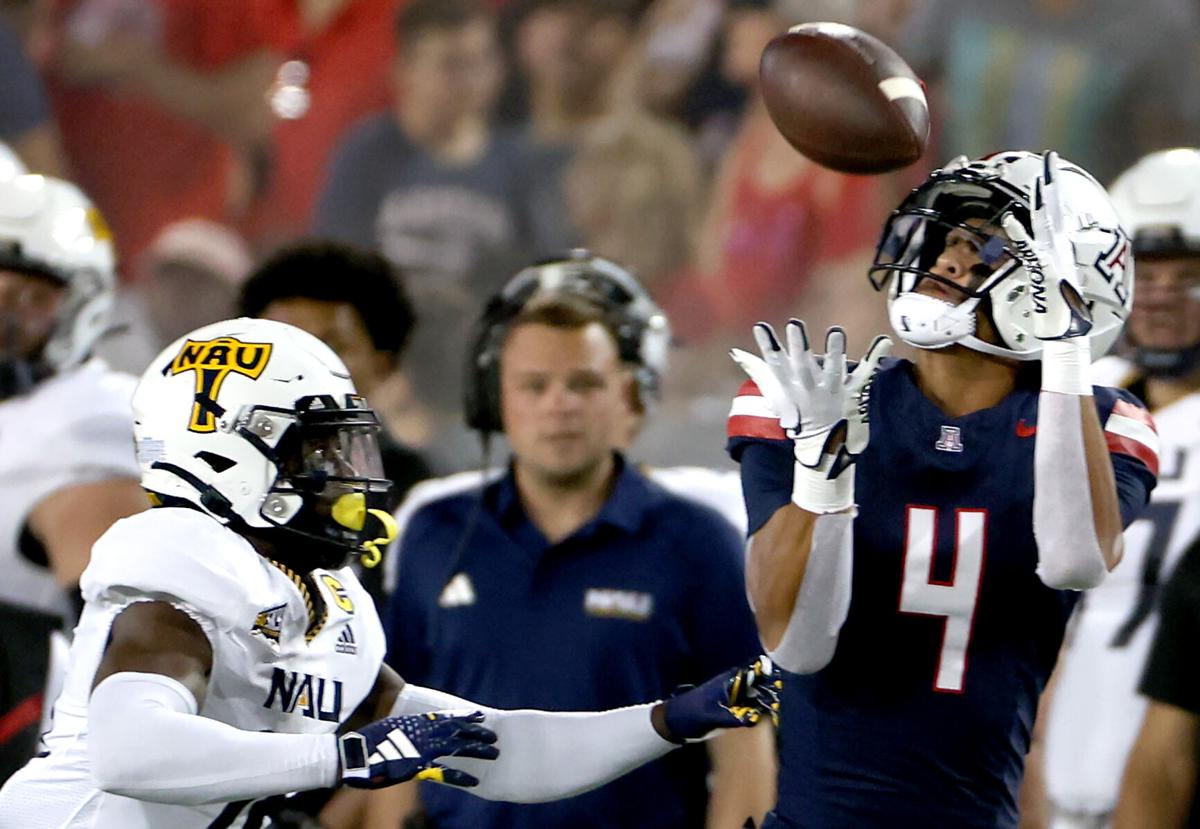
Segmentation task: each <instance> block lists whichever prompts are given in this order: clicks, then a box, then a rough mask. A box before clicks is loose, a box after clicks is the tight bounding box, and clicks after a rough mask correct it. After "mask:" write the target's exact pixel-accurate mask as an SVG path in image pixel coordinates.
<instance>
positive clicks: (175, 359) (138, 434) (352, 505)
mask: <svg viewBox="0 0 1200 829" xmlns="http://www.w3.org/2000/svg"><path fill="white" fill-rule="evenodd" d="M133 412H134V427H133V429H134V439H135V443H136V447H137V457H138V464H139V465H140V467H141V471H142V486H143V487H144V488H145V489H147V490H149V491H150V492H151V493H154V494H155V495H156V496H157V497H158V498H159V499H160V500H161V501H162V503H164V504H168V505H169V504H172V503H178V502H181V501H182V502H186V503H187V504H190V505H193V506H195V507H198V508H199V509H201V510H203V511H204V512H206V513H208V514H209V515H212V516H213V517H215V518H217V519H218V520H220V521H222V522H223V523H226V524H228V525H230V526H231V527H232V528H233V529H234V530H235V531H237V532H240V533H242V534H245V535H251V536H254V535H258V536H261V537H264V538H268V539H271V540H272V542H273V547H274V549H275V550H277V551H279V553H280V555H282V556H284V557H285V563H288V564H289V565H290V566H292V567H293V568H294V569H298V570H302V571H307V570H310V569H312V568H314V567H325V568H336V567H341V566H343V565H344V564H345V563H346V561H347V557H348V556H349V555H351V554H352V553H355V552H360V553H361V552H364V551H365V552H366V553H368V554H371V555H373V556H376V557H377V555H378V553H377V548H378V545H380V544H382V543H384V542H386V541H387V540H390V538H391V536H392V535H394V533H395V524H394V522H392V520H391V516H390V515H389V514H388V513H387V512H385V511H384V505H385V499H386V495H387V491H388V489H389V488H390V486H391V483H390V482H389V481H388V480H387V479H386V478H385V477H384V474H383V463H382V461H381V459H380V455H379V444H378V433H379V422H378V419H377V418H376V416H375V412H374V411H372V410H371V408H370V407H368V406H367V404H366V402H365V401H364V400H363V399H362V398H361V397H359V396H358V395H357V393H356V392H355V389H354V384H353V383H352V382H351V381H350V374H349V372H348V371H347V370H346V367H345V365H344V364H343V363H342V361H341V360H340V359H339V358H338V356H337V355H336V354H335V353H334V352H333V350H332V349H330V348H329V347H328V346H327V345H325V344H324V343H323V342H321V341H320V340H318V339H317V338H316V337H313V336H312V335H310V334H308V333H306V332H304V331H301V330H300V329H298V328H294V327H293V326H290V325H286V324H284V323H280V322H272V321H268V320H257V319H247V318H244V317H243V318H240V319H235V320H227V321H224V322H218V323H213V324H212V325H207V326H204V327H203V328H199V329H197V330H196V331H193V332H192V333H190V334H187V335H184V336H183V337H181V338H180V339H178V340H176V341H175V342H174V343H172V344H171V345H169V346H168V347H167V348H166V350H165V351H163V352H162V353H161V354H160V355H159V356H158V357H156V358H155V360H154V362H152V363H151V364H150V367H149V368H148V369H147V370H146V372H145V373H144V374H143V375H142V378H141V381H140V382H139V383H138V387H137V389H136V391H135V392H134V396H133ZM368 563H370V562H368Z"/></svg>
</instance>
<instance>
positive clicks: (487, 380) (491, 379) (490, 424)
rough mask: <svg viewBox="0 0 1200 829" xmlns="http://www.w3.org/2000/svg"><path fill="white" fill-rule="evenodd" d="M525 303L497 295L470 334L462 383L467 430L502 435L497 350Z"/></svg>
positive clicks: (498, 353) (490, 301) (486, 307)
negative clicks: (508, 326) (509, 324)
mask: <svg viewBox="0 0 1200 829" xmlns="http://www.w3.org/2000/svg"><path fill="white" fill-rule="evenodd" d="M524 304H525V301H524V298H523V297H522V298H521V299H520V301H514V298H512V297H509V296H507V295H505V294H504V293H503V292H501V293H499V294H496V295H495V296H493V297H492V298H491V299H490V300H488V304H487V305H486V306H485V307H484V309H483V314H481V315H480V317H479V320H478V321H477V322H476V323H475V328H474V330H473V332H472V334H471V348H470V349H469V350H468V351H467V365H466V371H465V374H466V377H465V378H464V382H463V417H464V419H465V420H466V423H467V427H468V428H470V429H474V430H475V431H477V432H481V433H483V434H490V433H492V432H503V431H504V426H503V424H502V423H501V421H500V346H501V344H502V342H503V340H504V329H505V327H506V326H507V325H508V323H509V321H510V320H512V318H513V317H514V316H516V315H517V313H518V312H519V311H520V310H521V308H522V306H524Z"/></svg>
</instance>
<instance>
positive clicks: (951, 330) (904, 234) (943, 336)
mask: <svg viewBox="0 0 1200 829" xmlns="http://www.w3.org/2000/svg"><path fill="white" fill-rule="evenodd" d="M1043 163H1044V162H1043V159H1042V156H1041V155H1035V154H1034V153H1028V152H1005V153H996V154H994V155H990V156H986V157H984V158H981V159H976V160H968V159H966V158H965V157H960V158H958V159H955V160H954V161H952V162H951V163H950V164H948V165H947V166H946V168H945V169H942V170H937V171H935V172H934V173H933V174H932V175H930V176H929V178H928V179H927V180H926V181H925V183H924V184H922V185H921V186H920V187H918V188H917V189H916V190H914V191H913V192H912V193H911V194H910V195H909V196H908V197H907V198H906V199H905V200H904V201H903V202H902V203H901V205H900V207H899V208H897V209H896V210H895V211H894V212H893V214H892V216H891V217H890V218H889V220H888V222H887V224H886V225H885V227H884V232H883V236H882V237H881V241H880V243H879V246H878V248H877V249H876V255H875V262H874V264H873V266H872V267H871V270H870V278H871V282H872V284H873V285H874V286H875V288H876V289H877V290H882V289H883V288H884V287H885V286H889V285H890V291H889V296H888V310H889V315H890V316H891V318H892V324H893V326H894V327H895V328H896V333H897V334H898V335H899V336H900V338H901V339H903V340H904V341H905V342H907V343H909V344H911V345H915V346H917V347H919V348H944V347H946V346H949V345H952V344H958V345H962V346H965V347H966V348H969V349H972V350H974V351H978V352H981V353H984V354H988V355H990V356H995V357H1001V358H1005V359H1010V360H1039V359H1041V353H1042V343H1041V341H1040V340H1038V339H1037V338H1036V337H1035V336H1034V335H1033V330H1032V321H1033V314H1032V301H1031V292H1030V286H1029V277H1028V275H1027V274H1026V273H1025V269H1024V267H1022V265H1021V263H1020V259H1019V258H1018V257H1017V256H1016V255H1015V253H1014V251H1012V250H1010V249H1009V240H1008V238H1007V235H1006V234H1005V233H1004V232H1003V231H1002V230H1000V228H1001V227H1003V221H1004V217H1005V216H1006V214H1011V215H1012V217H1013V218H1014V219H1015V220H1016V221H1018V222H1020V224H1021V225H1022V226H1023V227H1024V228H1025V229H1026V230H1027V231H1029V232H1032V231H1031V220H1030V208H1029V203H1030V193H1031V192H1032V185H1033V182H1034V181H1035V179H1036V177H1037V176H1038V175H1039V174H1040V172H1041V170H1042V167H1043ZM1057 166H1058V170H1059V172H1060V173H1061V177H1060V178H1059V179H1058V181H1059V183H1060V187H1061V198H1062V202H1063V206H1064V211H1065V214H1064V216H1063V221H1064V227H1065V228H1066V233H1067V236H1068V239H1069V241H1070V244H1071V246H1072V250H1073V252H1074V254H1075V266H1076V274H1075V276H1076V278H1077V279H1078V284H1079V285H1080V286H1081V288H1082V292H1083V300H1084V302H1085V303H1086V304H1087V308H1088V310H1089V311H1090V313H1091V316H1092V322H1093V327H1092V330H1091V333H1090V335H1089V339H1090V341H1091V344H1092V354H1093V356H1094V357H1097V358H1098V357H1100V356H1102V355H1103V354H1104V353H1106V352H1107V351H1108V349H1109V348H1110V347H1111V346H1112V344H1113V342H1114V341H1115V340H1116V338H1117V336H1118V335H1119V333H1120V331H1121V327H1122V325H1123V324H1124V321H1125V318H1126V317H1127V316H1128V313H1129V309H1130V307H1131V305H1132V302H1133V265H1132V261H1131V258H1130V256H1129V242H1128V237H1127V236H1126V235H1125V232H1124V231H1123V230H1122V229H1121V227H1120V222H1119V220H1118V218H1117V215H1116V211H1115V210H1114V209H1113V206H1112V202H1111V200H1110V199H1109V197H1108V194H1107V192H1105V190H1104V188H1103V187H1101V186H1100V184H1099V183H1097V182H1096V180H1095V179H1094V178H1092V177H1091V176H1090V175H1088V173H1087V172H1086V171H1084V170H1082V169H1081V168H1079V167H1077V166H1076V165H1074V164H1072V163H1071V162H1069V161H1066V160H1064V159H1061V158H1060V159H1059V160H1058V165H1057ZM956 237H961V238H962V239H965V240H968V241H970V243H971V244H972V247H973V248H974V252H975V254H976V256H977V258H978V259H979V260H980V265H978V266H976V268H977V269H978V270H977V273H978V275H979V278H978V279H977V280H974V281H971V282H970V283H969V285H968V287H967V289H966V290H964V288H963V287H962V286H960V285H956V284H953V281H952V280H947V279H944V278H942V277H940V276H939V275H938V274H934V273H931V272H930V271H931V269H932V268H933V267H934V266H935V264H936V263H937V261H938V257H939V256H940V255H941V254H942V251H944V250H945V249H946V245H947V240H950V239H953V238H956ZM976 268H973V270H975V269H976ZM927 280H931V281H933V282H936V283H937V285H938V287H939V288H941V289H943V290H944V293H945V295H948V296H949V297H953V298H958V297H961V300H959V301H957V302H956V301H954V300H945V301H942V300H940V298H939V296H940V294H941V293H942V292H938V291H931V290H929V289H928V288H927V287H926V289H925V290H924V292H922V286H923V285H925V286H928V284H930V283H929V282H928V281H927ZM930 294H935V296H930ZM977 317H978V318H979V319H980V320H983V321H986V323H987V328H988V329H990V330H989V331H987V333H986V334H985V335H984V336H980V335H979V334H978V333H977V332H976V330H975V328H976V319H977ZM906 325H907V326H908V328H909V329H911V330H905V326H906Z"/></svg>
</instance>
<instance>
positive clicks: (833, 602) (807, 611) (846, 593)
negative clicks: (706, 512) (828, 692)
mask: <svg viewBox="0 0 1200 829" xmlns="http://www.w3.org/2000/svg"><path fill="white" fill-rule="evenodd" d="M853 563H854V515H853V514H852V513H833V514H830V515H822V516H820V517H818V518H817V521H816V524H815V526H814V527H813V541H812V550H811V552H810V553H809V555H808V565H807V566H806V567H805V569H804V581H803V582H801V584H800V591H799V593H798V594H797V595H796V604H795V606H794V607H793V608H792V616H791V618H790V619H789V620H788V626H787V629H786V630H785V631H784V632H783V638H782V639H780V640H779V645H778V646H777V647H776V648H775V649H774V650H773V651H771V652H770V654H769V655H770V657H771V658H772V659H774V660H775V662H776V664H778V665H779V667H781V668H783V669H784V670H785V671H791V672H792V673H794V674H811V673H816V672H817V671H819V670H821V669H822V668H824V667H825V666H826V665H828V664H829V660H831V659H833V652H834V651H835V650H836V649H837V643H838V634H839V633H840V632H841V629H842V623H844V622H845V621H846V614H847V613H848V612H849V611H850V584H851V581H852V578H853V575H854V571H853Z"/></svg>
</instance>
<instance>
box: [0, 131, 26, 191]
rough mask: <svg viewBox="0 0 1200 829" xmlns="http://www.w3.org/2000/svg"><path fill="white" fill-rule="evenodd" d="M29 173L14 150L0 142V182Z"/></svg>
mask: <svg viewBox="0 0 1200 829" xmlns="http://www.w3.org/2000/svg"><path fill="white" fill-rule="evenodd" d="M27 172H29V171H28V170H27V169H26V168H25V163H24V162H23V161H21V157H20V156H18V155H17V154H16V153H15V152H14V151H13V148H12V147H10V146H8V145H7V144H5V143H4V142H3V141H0V181H7V180H8V179H10V178H16V177H17V176H23V175H25V174H26V173H27Z"/></svg>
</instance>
